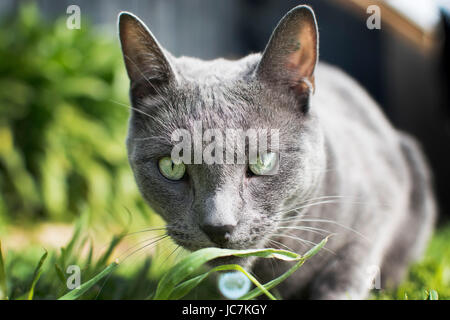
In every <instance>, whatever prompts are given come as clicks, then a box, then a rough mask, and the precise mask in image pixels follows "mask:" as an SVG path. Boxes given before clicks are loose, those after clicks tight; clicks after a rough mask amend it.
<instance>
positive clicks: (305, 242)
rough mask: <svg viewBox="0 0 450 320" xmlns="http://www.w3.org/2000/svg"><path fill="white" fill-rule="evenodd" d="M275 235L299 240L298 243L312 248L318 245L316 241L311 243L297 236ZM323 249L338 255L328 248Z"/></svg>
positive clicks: (275, 234)
mask: <svg viewBox="0 0 450 320" xmlns="http://www.w3.org/2000/svg"><path fill="white" fill-rule="evenodd" d="M273 235H274V236H276V237H285V238H289V239H293V240H297V241H299V242H301V243H303V244H307V245H310V246H311V247H313V246H316V245H317V243H315V242H314V241H309V240H306V239H302V238H300V237H296V236H293V235H289V234H278V233H274V234H273ZM322 249H323V250H325V251H328V252H329V253H332V254H334V255H336V253H335V252H333V251H332V250H330V249H328V248H325V247H324V248H322Z"/></svg>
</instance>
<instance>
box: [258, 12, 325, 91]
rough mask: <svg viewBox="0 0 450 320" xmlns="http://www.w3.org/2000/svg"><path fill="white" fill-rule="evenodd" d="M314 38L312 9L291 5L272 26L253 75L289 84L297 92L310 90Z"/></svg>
mask: <svg viewBox="0 0 450 320" xmlns="http://www.w3.org/2000/svg"><path fill="white" fill-rule="evenodd" d="M318 42H319V40H318V31H317V23H316V18H315V15H314V12H313V10H312V9H311V8H310V7H309V6H304V5H302V6H297V7H295V8H294V9H292V10H291V11H289V12H288V13H287V14H286V15H285V16H284V17H283V18H282V19H281V21H280V22H279V23H278V25H277V27H276V28H275V31H274V32H273V34H272V36H271V37H270V40H269V43H268V44H267V47H266V48H265V50H264V53H263V55H262V57H261V61H260V63H259V65H258V67H257V69H256V76H257V77H258V78H259V79H260V80H262V81H266V82H269V83H272V84H277V85H283V86H284V85H285V86H289V88H290V89H292V90H293V91H294V92H295V93H297V94H299V95H303V94H304V93H305V92H307V91H309V90H314V69H315V67H316V64H317V60H318Z"/></svg>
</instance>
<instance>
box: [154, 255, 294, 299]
mask: <svg viewBox="0 0 450 320" xmlns="http://www.w3.org/2000/svg"><path fill="white" fill-rule="evenodd" d="M227 256H238V257H248V256H257V257H261V258H276V259H281V260H286V261H298V260H299V259H301V256H300V255H298V254H296V253H293V252H290V251H286V250H278V249H248V250H232V249H219V248H204V249H201V250H198V251H195V252H193V253H191V254H190V255H189V256H187V257H186V258H184V259H183V260H182V261H180V262H179V263H177V264H176V265H175V266H174V267H172V268H171V269H170V270H169V271H168V272H167V273H166V274H165V275H164V276H163V277H162V278H161V280H160V281H159V283H158V287H157V289H156V293H155V296H154V299H156V300H158V299H168V298H169V297H170V296H171V294H172V292H173V290H174V289H175V287H176V286H177V285H178V284H179V283H180V282H181V281H183V280H184V279H186V278H187V277H188V276H190V275H191V274H192V273H193V272H194V271H196V270H197V269H198V268H199V267H200V266H202V265H203V264H205V263H206V262H208V261H210V260H214V259H216V258H221V257H227Z"/></svg>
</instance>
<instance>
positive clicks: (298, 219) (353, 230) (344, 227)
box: [281, 215, 370, 242]
mask: <svg viewBox="0 0 450 320" xmlns="http://www.w3.org/2000/svg"><path fill="white" fill-rule="evenodd" d="M304 217H314V216H308V215H303V216H301V217H296V218H297V219H291V220H289V221H282V222H281V223H284V222H295V223H300V222H318V223H331V224H334V225H337V226H339V227H341V228H343V229H346V230H348V231H351V232H353V233H355V234H356V235H358V236H360V237H361V238H362V239H364V240H365V241H368V242H370V240H369V238H367V237H366V236H365V235H363V234H362V233H361V232H359V231H357V230H355V229H353V228H351V227H348V226H345V225H343V224H341V223H339V222H337V221H335V220H329V219H322V218H317V219H311V218H306V219H304Z"/></svg>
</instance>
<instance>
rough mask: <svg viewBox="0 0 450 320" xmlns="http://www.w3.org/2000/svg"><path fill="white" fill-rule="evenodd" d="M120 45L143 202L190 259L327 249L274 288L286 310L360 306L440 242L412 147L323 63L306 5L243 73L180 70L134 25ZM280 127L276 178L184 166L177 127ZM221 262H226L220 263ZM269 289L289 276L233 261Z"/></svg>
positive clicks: (214, 66)
mask: <svg viewBox="0 0 450 320" xmlns="http://www.w3.org/2000/svg"><path fill="white" fill-rule="evenodd" d="M119 33H120V41H121V45H122V51H123V54H124V60H125V65H126V69H127V72H128V75H129V78H130V80H131V86H130V99H131V103H132V109H133V111H132V113H131V117H130V120H129V134H128V138H127V148H128V156H129V161H130V164H131V167H132V169H133V172H134V175H135V179H136V182H137V184H138V186H139V189H140V191H141V193H142V195H143V197H144V198H145V199H146V201H147V202H148V203H149V205H150V206H151V207H152V208H153V209H154V210H155V211H156V212H157V213H158V214H160V215H161V216H162V217H163V218H164V219H165V221H166V222H167V231H168V234H169V235H170V236H171V237H172V239H173V240H174V241H175V242H176V243H177V244H179V245H181V246H183V247H184V248H186V249H189V250H197V249H200V248H203V247H210V246H219V247H223V248H238V249H244V248H264V247H279V248H282V249H283V248H289V249H290V250H294V251H296V252H298V253H304V252H305V251H306V250H307V249H308V248H310V247H311V246H312V245H313V244H314V243H318V242H319V241H321V240H322V239H323V238H324V236H325V235H326V234H329V233H334V234H335V236H334V237H332V238H330V240H329V242H328V243H327V246H326V249H325V250H322V251H321V252H320V253H319V254H318V255H316V256H315V257H314V258H312V259H311V260H309V261H308V262H307V263H306V264H305V265H304V266H303V267H302V268H301V269H300V270H299V271H298V272H296V273H295V274H294V275H292V276H291V278H290V279H289V280H288V281H285V282H284V283H283V284H282V285H280V286H279V287H278V288H279V292H280V293H281V295H282V296H283V297H284V298H289V299H295V298H310V299H349V298H350V299H363V298H366V297H367V295H368V293H369V283H370V280H371V272H373V270H375V271H376V270H377V269H378V268H379V270H381V272H380V273H379V274H378V279H379V277H380V276H381V281H382V283H383V286H385V285H395V284H397V283H398V282H399V281H400V280H401V279H402V277H403V276H404V274H405V271H406V270H407V266H408V265H409V264H410V263H411V262H412V261H414V260H415V259H418V258H419V257H420V255H421V254H422V252H423V250H424V248H425V246H426V243H427V240H428V238H429V237H430V234H431V232H432V229H433V224H434V220H435V202H434V200H433V193H432V188H431V181H430V180H431V177H430V172H429V170H428V167H427V164H426V161H425V159H424V157H423V154H422V152H421V150H420V148H419V146H418V145H417V143H416V142H415V140H414V139H413V138H411V137H409V136H407V135H406V134H404V133H401V132H399V131H398V130H396V129H395V128H393V127H392V125H391V124H390V123H389V122H388V120H387V119H386V118H385V116H384V115H383V114H382V112H381V111H380V109H379V107H378V106H377V104H376V103H375V102H374V101H373V100H372V99H371V97H370V96H369V95H368V94H367V93H366V91H364V89H363V88H361V87H360V86H359V85H358V84H357V83H356V82H355V81H354V80H353V79H351V78H350V77H349V76H347V75H346V74H344V73H343V72H342V71H340V70H338V69H336V68H334V67H332V66H329V65H326V64H323V63H320V64H318V63H317V61H318V29H317V24H316V19H315V16H314V12H313V11H312V9H311V8H310V7H308V6H298V7H295V8H294V9H292V10H291V11H289V12H288V13H287V14H286V16H284V17H283V19H282V20H281V21H280V22H279V24H278V26H277V27H276V29H275V31H274V32H273V34H272V36H271V38H270V40H269V43H268V45H267V47H266V48H265V50H264V52H263V53H262V54H251V55H249V56H247V57H245V58H242V59H240V60H237V61H229V60H225V59H216V60H212V61H202V60H199V59H195V58H188V57H180V58H175V57H173V56H172V55H171V54H170V53H168V52H167V51H166V50H164V49H163V48H162V47H161V46H160V45H159V44H158V42H157V40H156V39H155V37H154V36H153V35H152V34H151V32H150V31H149V30H148V29H147V28H146V26H145V25H144V24H143V23H142V22H141V21H140V20H139V19H138V18H137V17H135V16H134V15H132V14H129V13H121V14H120V17H119ZM199 121H201V123H202V125H203V128H219V129H223V130H225V129H226V128H243V129H248V128H255V127H258V128H275V129H277V130H279V148H278V149H277V150H272V151H273V152H274V153H276V154H277V155H278V160H277V161H279V163H278V171H277V173H276V174H273V175H264V174H258V173H259V172H258V171H255V170H254V169H253V167H251V166H249V165H247V164H222V165H219V164H210V165H207V164H183V163H181V164H178V163H174V162H173V161H172V160H171V158H170V155H171V150H172V148H173V146H174V142H173V141H172V139H171V135H172V133H173V131H174V130H176V129H177V128H183V129H186V130H188V131H192V130H193V126H194V123H195V122H199ZM220 262H224V261H220ZM226 262H230V263H231V262H232V263H239V264H241V265H243V266H244V267H246V268H251V269H252V271H253V272H254V273H255V274H256V275H257V276H258V278H259V279H261V281H267V280H269V279H273V277H274V276H277V275H279V274H281V273H282V272H284V271H286V270H287V268H289V267H290V266H291V264H289V263H281V262H273V261H271V260H270V259H256V260H253V259H242V258H239V259H238V258H233V259H228V260H227V261H226Z"/></svg>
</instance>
